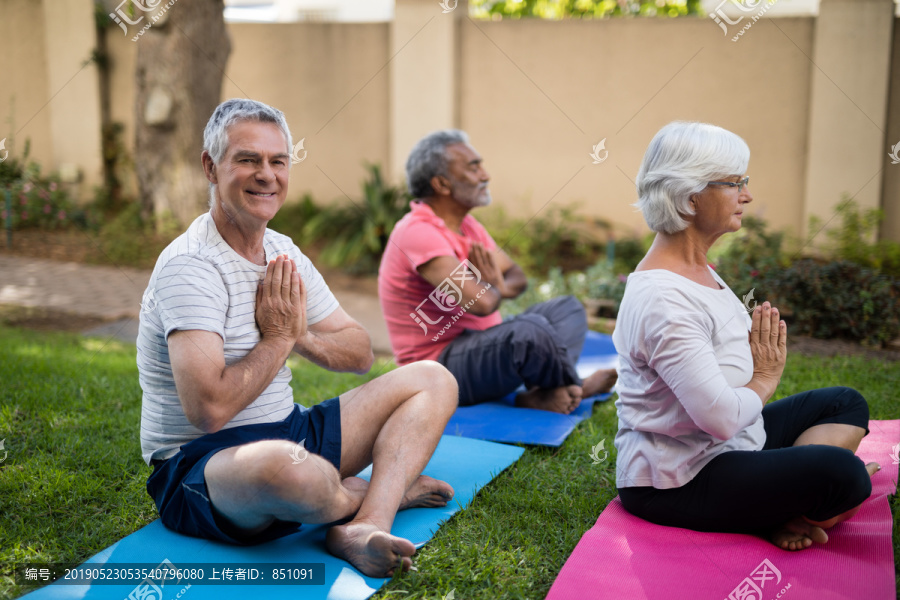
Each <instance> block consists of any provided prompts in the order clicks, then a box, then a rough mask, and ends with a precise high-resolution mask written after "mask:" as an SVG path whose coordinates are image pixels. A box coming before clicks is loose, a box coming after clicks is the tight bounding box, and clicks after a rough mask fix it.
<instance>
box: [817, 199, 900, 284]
mask: <svg viewBox="0 0 900 600" xmlns="http://www.w3.org/2000/svg"><path fill="white" fill-rule="evenodd" d="M836 213H837V215H838V216H839V217H840V219H841V223H840V225H839V226H838V227H833V228H829V229H826V230H825V237H826V238H827V239H828V241H829V243H828V245H827V246H826V247H824V248H822V247H819V248H817V250H818V251H819V252H820V253H821V254H823V255H824V256H827V257H829V258H834V259H838V260H846V261H850V262H854V263H856V264H858V265H862V266H864V267H870V268H872V269H881V270H882V271H884V272H885V273H888V274H890V275H892V276H894V277H900V243H897V242H894V241H890V240H881V241H875V240H876V239H877V236H878V226H879V225H880V224H881V222H882V221H883V220H884V211H882V210H880V209H877V208H871V209H867V210H861V209H860V208H859V206H858V205H857V204H856V202H855V201H853V200H851V199H850V198H848V197H846V196H845V197H844V198H843V201H842V202H841V204H840V205H839V206H838V207H837V209H836ZM809 229H810V231H820V230H821V229H822V225H821V219H818V218H816V217H812V218H810V224H809Z"/></svg>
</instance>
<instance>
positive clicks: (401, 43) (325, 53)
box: [0, 0, 900, 236]
mask: <svg viewBox="0 0 900 600" xmlns="http://www.w3.org/2000/svg"><path fill="white" fill-rule="evenodd" d="M60 2H62V0H44V1H43V2H36V1H34V0H0V15H2V18H0V36H2V37H0V39H4V41H5V47H6V48H7V55H6V58H7V60H4V61H2V63H0V82H2V85H0V139H2V137H3V136H4V135H5V136H7V137H9V134H8V133H7V132H6V131H7V130H8V129H10V126H9V125H8V123H6V121H5V120H6V118H7V117H8V116H9V114H10V110H11V102H10V100H11V98H13V97H15V100H16V115H15V118H16V126H15V129H16V130H17V131H18V135H17V136H16V144H17V145H18V146H19V148H21V143H22V142H24V139H25V137H30V138H31V140H32V156H33V157H34V158H35V159H36V160H38V161H39V162H41V163H42V164H43V165H44V167H45V169H48V170H52V169H58V168H59V166H60V165H59V163H60V162H61V161H62V160H71V159H72V157H73V156H75V160H77V161H79V164H80V165H81V167H82V169H83V170H84V171H85V172H86V173H89V172H92V171H97V169H98V165H99V151H98V148H99V147H98V146H97V144H96V143H95V141H94V139H93V137H92V136H93V135H94V134H93V133H91V131H94V130H96V129H97V127H95V125H97V123H96V119H95V117H94V115H95V110H96V109H95V108H93V107H92V105H94V104H96V97H95V94H94V92H92V91H91V90H90V89H88V88H90V86H92V85H94V83H93V82H95V80H96V73H95V72H94V71H93V69H94V67H93V66H89V67H88V68H87V69H85V72H84V73H85V74H86V75H85V76H84V77H83V78H82V79H78V78H76V80H77V81H78V85H77V86H74V87H71V86H73V84H69V87H71V92H72V93H74V92H77V94H78V95H77V97H68V96H66V95H65V94H62V95H60V96H58V97H57V98H54V99H53V100H52V101H51V102H50V104H49V105H47V106H45V104H47V101H48V99H50V98H51V97H52V96H53V94H54V93H55V92H56V91H57V89H56V87H54V86H55V85H56V84H57V83H59V81H61V80H62V79H64V72H63V71H64V69H61V67H60V65H50V64H49V63H50V61H49V60H48V58H47V57H48V52H53V53H54V55H57V54H60V53H63V49H62V45H64V42H66V41H67V40H68V41H71V42H72V43H75V44H76V46H77V48H76V50H77V51H71V52H70V56H68V57H67V58H66V60H67V61H68V62H66V63H60V64H61V65H63V64H64V65H66V66H69V65H68V63H71V62H72V61H73V60H75V59H74V58H73V57H75V56H78V57H79V60H80V54H82V53H83V52H81V50H83V49H84V47H85V43H86V42H85V40H87V39H88V38H87V37H85V35H86V34H84V33H80V34H79V33H72V32H68V31H67V29H66V27H65V24H66V23H68V22H70V21H71V22H76V21H77V22H78V23H81V24H84V23H87V21H86V18H87V15H88V13H89V11H88V10H87V9H86V8H85V7H87V6H89V4H90V2H89V0H77V3H76V4H69V5H67V6H68V8H65V9H64V8H60V5H59V3H60ZM460 5H463V3H462V2H460ZM398 6H399V7H400V8H401V9H403V10H401V11H400V12H401V13H403V14H401V15H398V19H399V20H398V22H397V23H394V24H389V23H378V24H329V23H296V24H278V25H254V24H232V25H229V32H230V34H231V36H232V47H233V52H232V55H231V58H230V59H229V61H228V64H227V65H226V78H225V83H224V85H223V91H222V98H223V99H225V98H229V97H235V96H242V97H251V98H256V99H259V100H262V101H264V102H268V103H270V104H272V105H274V106H277V107H279V108H281V109H282V110H283V111H284V112H285V114H286V115H287V117H288V121H289V123H290V126H291V129H292V132H293V134H294V139H295V141H299V140H300V139H301V138H303V139H304V140H305V141H304V147H305V150H306V151H307V152H308V154H307V157H306V160H304V161H303V162H302V163H300V164H298V165H295V166H294V168H293V171H292V175H293V178H292V182H291V193H290V195H289V198H290V199H291V200H294V199H296V198H298V197H299V196H300V195H301V194H302V193H304V192H309V193H312V194H313V196H314V197H315V198H316V200H317V201H319V202H329V201H333V200H335V199H340V198H343V196H344V194H347V195H349V196H350V197H351V198H353V199H356V198H358V197H359V193H360V192H359V188H360V184H361V181H362V179H363V178H364V176H365V171H364V169H363V166H362V163H363V162H378V163H381V164H382V165H383V166H384V167H385V171H386V172H387V173H392V174H394V176H395V181H399V180H400V179H401V177H402V163H403V162H405V157H406V154H407V153H408V151H409V149H410V147H411V146H412V144H413V143H414V141H415V140H416V139H418V136H420V135H422V134H423V133H425V132H426V131H428V130H431V129H434V128H438V127H447V126H456V127H462V128H464V129H466V130H467V131H468V132H469V133H470V135H471V136H472V141H473V144H474V145H475V146H476V148H478V150H479V151H480V152H481V153H482V154H483V155H484V157H485V164H486V166H487V168H488V170H489V171H490V172H491V174H492V176H493V181H492V188H493V194H494V198H495V203H496V204H497V205H500V206H504V207H506V208H507V212H508V213H509V214H511V215H513V216H518V217H522V218H527V217H531V216H533V215H535V214H538V213H539V211H540V210H542V209H543V207H545V206H547V205H548V203H550V202H552V203H553V204H554V205H566V204H569V203H572V202H579V203H580V205H581V210H582V212H584V213H585V214H587V215H590V216H592V217H597V218H604V219H606V220H609V221H612V222H614V223H616V224H619V225H620V229H621V230H623V231H622V232H623V233H624V232H626V231H628V232H643V231H646V228H645V226H644V224H643V220H642V218H641V217H640V215H639V214H638V213H636V212H635V211H634V209H633V208H632V207H631V206H630V204H631V203H632V202H634V200H635V193H634V186H633V179H634V176H635V174H636V172H637V169H638V166H639V163H640V160H641V157H642V155H643V152H644V150H645V149H646V146H647V144H648V142H649V140H650V138H651V137H652V136H653V134H654V133H655V132H656V131H657V130H658V129H659V128H660V127H661V126H662V125H664V124H665V123H667V122H669V121H671V120H673V119H689V120H703V121H708V122H712V123H716V124H719V125H722V126H724V127H727V128H729V129H731V130H733V131H735V132H737V133H738V134H740V135H742V136H743V137H744V138H745V139H746V140H747V142H748V143H749V144H750V148H751V151H752V158H751V162H750V168H749V171H748V172H749V173H750V175H751V176H752V181H753V183H752V186H751V190H752V192H753V194H754V197H755V201H754V203H753V205H751V209H750V212H751V213H753V214H759V215H761V216H763V217H764V218H766V219H767V220H768V221H769V222H770V223H771V224H772V225H774V226H775V227H788V228H790V229H792V230H793V231H795V232H799V231H801V230H802V228H803V226H804V225H805V219H806V215H807V213H808V211H809V207H808V206H807V204H808V202H807V201H806V200H805V199H806V198H808V196H809V195H810V194H809V193H808V190H807V189H806V188H807V186H808V185H809V184H808V183H807V181H808V178H807V166H808V164H809V160H810V157H809V153H808V145H809V140H810V136H811V134H812V132H811V129H810V118H811V117H810V106H812V105H813V104H814V103H813V99H812V85H813V84H812V82H813V80H814V71H815V67H814V66H813V65H812V62H811V61H810V58H809V57H813V56H814V54H815V36H816V25H815V23H816V20H815V19H814V18H811V17H810V18H787V19H779V20H778V21H777V24H776V23H775V22H770V21H768V20H762V21H760V22H758V23H755V24H754V26H753V28H752V29H750V30H749V31H747V32H746V34H745V35H744V36H743V37H741V38H740V39H739V41H738V42H736V43H735V42H732V41H731V40H730V38H729V37H727V36H723V35H722V31H721V30H720V29H719V28H718V27H717V25H716V24H715V23H713V22H711V20H709V19H706V20H704V19H683V20H682V19H678V20H666V21H660V20H654V19H622V20H608V21H574V20H572V21H562V22H548V21H539V20H521V21H508V20H507V21H501V22H482V21H477V22H473V21H471V20H469V19H468V18H465V16H464V14H463V13H462V12H459V9H457V11H456V12H459V14H455V13H454V14H451V15H444V14H441V13H440V10H439V7H431V3H427V2H424V0H402V1H401V2H400V3H399V4H398ZM79 7H80V8H79ZM404 7H405V8H404ZM407 9H408V10H407ZM48 10H49V11H50V12H51V13H52V14H50V16H49V17H48ZM429 10H433V12H434V15H433V18H432V16H429V13H428V11H429ZM416 19H418V20H416ZM451 19H452V21H451ZM429 20H431V22H430V23H429ZM82 22H84V23H82ZM420 22H422V23H423V24H424V26H425V29H423V30H422V31H421V32H419V28H421V26H422V25H421V24H420ZM429 27H432V29H434V31H431V30H430V29H429ZM51 29H52V30H53V31H52V32H51V33H52V37H53V40H51V41H48V40H47V35H48V32H50V30H51ZM84 29H85V30H88V29H90V28H89V27H85V28H84ZM111 31H112V32H113V34H112V35H110V36H109V48H110V54H111V72H110V76H111V79H112V88H113V98H112V103H111V111H112V118H113V119H114V120H116V121H119V122H122V123H124V124H125V126H126V132H125V141H126V144H127V145H128V147H132V145H133V139H134V130H133V123H134V64H135V54H136V50H137V44H139V43H140V41H138V42H136V43H135V42H131V41H130V37H125V36H118V35H115V34H116V33H118V29H116V28H112V29H111ZM417 32H419V33H418V36H415V39H413V37H414V34H416V33H417ZM405 34H408V35H406V37H404V35H405ZM407 38H409V39H411V40H412V41H411V42H410V43H409V44H406V41H407ZM419 38H421V39H419ZM395 54H396V56H394V55H395ZM897 63H898V61H897V60H895V61H894V66H893V69H894V73H895V75H894V84H895V86H896V79H897V78H898V71H897V69H898V68H900V67H898V64H897ZM79 64H80V63H79ZM860 70H864V69H860ZM451 71H452V73H451ZM860 76H865V74H861V75H860ZM454 81H455V82H456V83H455V85H453V82H454ZM448 82H449V83H448ZM51 84H53V85H51ZM85 86H86V87H85ZM448 86H450V89H449V90H448ZM51 88H53V89H51ZM423 90H424V91H423ZM893 98H894V100H893V102H892V106H891V107H890V108H889V110H888V111H887V112H888V113H889V114H890V115H893V117H891V118H889V121H888V127H887V131H886V133H885V135H886V136H888V137H889V136H890V134H891V132H894V131H896V127H897V125H896V124H897V122H898V120H900V117H897V114H900V108H898V107H897V104H898V98H900V94H894V96H893ZM861 102H863V103H864V104H865V103H866V102H869V100H867V99H865V98H863V99H862V100H861ZM866 106H868V105H866ZM877 108H878V107H877V106H875V107H874V108H873V109H872V110H873V111H875V112H877V110H876V109H877ZM870 112H871V111H870ZM882 112H885V111H882ZM26 120H30V121H29V122H28V123H27V125H26V124H25V121H26ZM88 129H90V130H91V131H87V130H88ZM201 133H202V132H199V131H198V132H197V135H198V136H199V135H201ZM604 138H605V139H606V149H607V150H608V151H609V155H608V158H607V160H605V161H604V162H603V163H601V164H596V165H595V164H592V160H591V158H590V156H589V153H590V152H591V150H592V146H593V145H594V144H596V143H598V142H599V141H600V140H601V139H604ZM896 141H900V139H898V140H896ZM896 141H891V143H896ZM881 145H883V142H882V144H881ZM881 145H879V149H878V151H879V152H882V148H881ZM10 146H11V140H10V142H8V143H7V147H10ZM829 148H830V146H829ZM827 150H828V148H825V149H823V150H822V151H823V152H825V151H827ZM837 150H842V149H840V148H838V149H837ZM855 152H856V151H855V150H854V149H852V148H851V149H847V150H846V151H841V152H840V155H842V156H843V157H844V161H843V162H841V163H840V165H841V166H838V167H835V168H834V170H835V176H836V177H840V176H842V175H845V173H844V170H846V169H844V166H845V165H850V166H851V167H852V166H853V165H854V164H855V163H854V162H853V161H854V160H855V159H854V156H855V154H854V153H855ZM882 154H886V153H885V152H882ZM132 158H134V157H132ZM885 168H886V169H889V168H891V165H890V161H889V160H887V161H886V163H885ZM894 169H895V170H900V167H897V166H894ZM850 170H851V171H852V169H850ZM97 174H98V175H99V172H98V173H97ZM132 185H133V182H132ZM831 187H833V188H834V189H831ZM831 187H829V188H828V189H827V190H825V191H824V192H823V193H822V196H829V195H831V196H833V197H834V198H833V200H834V201H836V200H837V199H838V198H839V197H840V193H841V192H842V191H845V190H843V189H838V188H840V187H841V186H840V185H835V186H831ZM884 190H885V191H884V194H883V196H882V205H883V206H884V207H885V208H886V210H887V211H888V217H889V218H888V221H889V222H888V224H886V225H885V227H884V233H885V234H888V235H891V236H896V235H900V234H897V233H896V232H897V231H900V209H896V208H895V205H898V204H900V177H897V176H894V175H892V174H891V173H890V172H887V171H886V172H885V175H884ZM854 191H855V190H854ZM818 195H819V194H818V193H817V196H818ZM891 198H894V203H892V201H891ZM488 210H491V209H488Z"/></svg>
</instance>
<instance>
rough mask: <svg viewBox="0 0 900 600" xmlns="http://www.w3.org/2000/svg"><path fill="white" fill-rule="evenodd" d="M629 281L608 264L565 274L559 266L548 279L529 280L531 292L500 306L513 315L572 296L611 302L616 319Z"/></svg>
mask: <svg viewBox="0 0 900 600" xmlns="http://www.w3.org/2000/svg"><path fill="white" fill-rule="evenodd" d="M626 280H627V278H626V276H625V275H624V274H622V273H618V274H617V273H616V271H615V270H614V269H613V268H612V267H610V266H609V264H607V263H606V262H599V263H596V264H594V265H591V266H590V267H589V268H588V269H586V270H585V271H574V272H571V273H568V274H564V273H563V271H562V269H561V268H559V267H553V268H551V269H550V271H549V272H548V273H547V277H546V278H545V279H544V278H541V279H536V278H529V279H528V289H527V290H525V292H524V293H523V294H522V295H521V296H519V297H518V298H515V299H514V300H507V301H505V302H503V303H502V304H501V305H500V307H501V311H502V313H503V315H504V316H512V315H516V314H518V313H520V312H522V311H524V310H525V309H526V308H528V307H529V306H531V305H533V304H537V303H539V302H545V301H547V300H550V299H552V298H557V297H559V296H566V295H572V296H575V297H576V298H578V299H579V300H581V301H582V302H584V303H587V302H588V301H590V300H610V301H612V302H613V307H612V313H613V314H612V315H610V316H613V317H614V316H615V313H617V312H618V310H619V305H620V304H621V302H622V296H623V295H624V294H625V281H626Z"/></svg>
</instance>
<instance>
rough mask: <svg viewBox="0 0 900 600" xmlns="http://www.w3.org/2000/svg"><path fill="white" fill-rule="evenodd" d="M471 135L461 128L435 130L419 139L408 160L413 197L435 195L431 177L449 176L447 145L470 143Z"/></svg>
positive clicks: (410, 190) (407, 166) (408, 178)
mask: <svg viewBox="0 0 900 600" xmlns="http://www.w3.org/2000/svg"><path fill="white" fill-rule="evenodd" d="M468 143H469V136H468V135H466V132H465V131H460V130H459V129H442V130H440V131H433V132H431V133H429V134H428V135H426V136H425V137H423V138H422V139H421V140H419V141H418V142H417V143H416V145H415V146H413V149H412V151H411V152H410V153H409V158H408V159H407V161H406V183H407V185H408V186H409V193H410V195H411V196H412V197H413V198H428V197H430V196H434V188H432V187H431V179H432V177H434V176H436V175H443V176H444V177H446V176H447V174H448V171H447V146H452V145H453V144H468Z"/></svg>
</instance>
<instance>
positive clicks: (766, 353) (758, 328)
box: [750, 302, 787, 385]
mask: <svg viewBox="0 0 900 600" xmlns="http://www.w3.org/2000/svg"><path fill="white" fill-rule="evenodd" d="M778 316H779V315H778V309H777V308H774V307H772V306H771V305H770V304H769V303H768V302H763V305H762V306H757V307H756V308H755V309H754V310H753V317H752V320H753V324H752V325H751V326H750V353H751V354H752V355H753V375H754V377H756V376H759V377H762V378H765V379H768V380H770V381H772V382H774V383H775V385H777V384H778V381H779V380H781V374H782V372H784V364H785V361H786V360H787V325H786V324H785V322H784V321H780V320H779V319H778Z"/></svg>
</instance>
